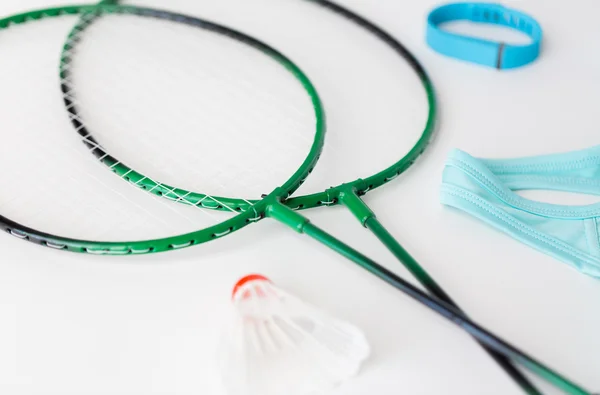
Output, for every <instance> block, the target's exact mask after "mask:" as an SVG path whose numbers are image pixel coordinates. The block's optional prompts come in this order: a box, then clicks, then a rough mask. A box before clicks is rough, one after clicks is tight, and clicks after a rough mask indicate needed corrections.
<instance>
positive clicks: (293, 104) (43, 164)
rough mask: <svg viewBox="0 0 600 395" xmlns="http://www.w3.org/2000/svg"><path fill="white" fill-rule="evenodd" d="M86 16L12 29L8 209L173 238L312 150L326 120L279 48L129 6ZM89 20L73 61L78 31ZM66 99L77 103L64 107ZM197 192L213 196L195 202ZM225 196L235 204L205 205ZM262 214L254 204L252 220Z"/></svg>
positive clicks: (94, 236) (24, 218)
mask: <svg viewBox="0 0 600 395" xmlns="http://www.w3.org/2000/svg"><path fill="white" fill-rule="evenodd" d="M80 17H81V16H79V17H78V16H61V17H59V18H57V19H54V20H42V21H35V22H31V23H28V24H24V25H18V26H11V27H10V28H9V29H5V30H2V31H0V34H2V35H3V36H2V45H0V51H3V55H4V58H5V60H6V61H5V62H2V64H0V84H1V85H2V86H3V90H2V92H0V106H1V108H3V109H4V110H5V111H3V113H4V119H5V127H6V130H7V131H8V132H7V134H6V139H5V141H4V144H2V145H0V166H2V167H3V168H4V169H5V171H3V172H2V174H0V183H2V185H3V186H4V188H3V190H2V191H0V210H1V211H0V213H1V214H2V215H3V216H5V217H7V218H9V219H11V220H13V221H15V222H17V223H19V224H22V225H23V226H25V227H29V228H32V229H36V230H39V231H41V232H47V233H52V234H57V235H60V236H63V237H66V238H76V239H84V240H95V241H100V242H103V241H117V242H118V241H129V240H148V239H150V240H152V239H161V238H168V237H171V236H174V235H181V234H186V233H190V232H194V231H197V230H199V229H204V228H207V227H209V226H213V225H216V224H219V223H221V222H223V221H225V220H227V219H229V218H232V216H233V215H237V214H240V212H241V211H242V208H241V207H231V206H230V204H228V203H227V201H223V200H222V199H219V198H218V197H216V196H220V195H222V196H227V197H236V198H243V197H248V198H260V193H268V192H271V191H272V190H273V189H274V188H276V187H277V186H279V185H281V183H283V182H285V181H286V180H287V179H288V178H289V176H290V175H291V174H292V173H293V172H294V171H295V170H296V169H297V168H298V166H299V165H300V163H302V162H303V161H304V159H305V156H306V152H308V148H309V147H310V144H311V143H312V140H311V136H314V131H315V113H314V109H313V106H312V101H311V99H310V97H309V96H308V94H307V92H306V90H305V89H304V87H303V86H302V84H301V83H300V82H299V81H298V80H297V79H296V78H295V77H294V76H293V75H292V74H291V73H290V71H289V70H286V69H285V67H283V66H282V65H281V64H279V63H277V62H276V61H275V60H274V59H271V58H270V57H269V56H267V55H265V54H263V53H261V52H260V51H259V50H257V49H256V48H252V47H250V46H248V45H246V44H244V43H240V42H237V41H235V40H233V39H232V38H231V37H224V36H220V35H219V34H217V33H215V32H213V31H206V30H204V29H201V28H198V27H197V26H187V25H184V24H178V23H175V22H173V21H166V20H161V19H155V18H146V17H140V16H137V15H125V14H110V15H101V16H100V17H99V18H96V16H95V15H87V16H84V17H83V19H81V18H80ZM78 23H80V24H83V25H79V26H80V28H79V29H78V31H77V32H75V33H74V34H73V35H72V36H71V42H70V45H72V48H71V49H70V50H69V51H68V52H67V53H66V57H67V58H69V60H70V62H68V64H63V63H61V62H60V57H59V54H60V52H61V49H62V48H63V46H64V42H65V41H64V40H65V37H66V36H67V34H68V32H70V31H71V29H73V27H74V26H75V25H77V24H78ZM138 44H139V45H138ZM64 55H65V54H63V56H64ZM59 65H62V67H65V68H64V69H63V70H62V71H67V74H66V77H65V78H62V79H61V78H59V77H58V73H57V69H58V67H59ZM88 66H91V67H88ZM24 75H27V76H28V77H27V78H26V79H21V80H19V79H16V78H14V76H24ZM61 86H62V87H63V89H64V92H61V90H60V87H61ZM61 97H62V98H63V99H66V100H68V101H69V103H68V105H69V107H70V110H76V111H73V112H70V111H65V103H64V101H62V100H61ZM188 98H189V99H188ZM230 102H231V103H232V104H231V106H230V107H227V105H228V104H229V103H230ZM233 105H235V106H233ZM68 110H69V109H68ZM307 147H308V148H307ZM108 155H110V156H111V158H109V157H108ZM198 157H199V158H200V159H204V160H203V161H202V160H195V159H196V158H198ZM249 158H250V159H251V160H250V161H248V159H249ZM113 159H114V160H116V161H122V163H120V162H119V163H115V162H114V161H113ZM125 164H126V165H127V166H130V168H131V169H132V170H131V171H130V172H129V173H128V172H127V169H126V168H124V167H123V166H124V165H125ZM117 168H119V173H118V174H115V173H113V171H112V170H117ZM133 171H137V172H139V174H137V173H135V176H134V174H132V173H133ZM140 174H141V176H140ZM178 175H179V176H180V178H177V177H176V176H178ZM129 176H131V177H130V180H129V181H127V178H128V177H129ZM180 179H183V180H185V183H184V184H183V185H182V184H181V183H179V182H178V180H180ZM124 180H125V181H124ZM126 181H127V182H126ZM207 185H208V188H207V189H206V190H205V189H204V187H206V186H207ZM182 186H183V187H185V186H188V188H187V190H183V189H178V188H181V187H182ZM189 186H192V187H193V188H189ZM176 187H177V188H176ZM140 188H146V190H145V191H141V190H140ZM188 191H189V192H188ZM219 191H223V194H219V193H216V192H219ZM243 191H246V192H243ZM148 192H154V193H148ZM192 192H196V193H200V194H205V195H206V196H204V197H203V198H202V199H200V197H198V196H195V198H194V200H191V199H190V195H191V194H192ZM160 194H162V195H163V196H158V195H160ZM165 197H166V198H165ZM182 203H184V204H182ZM248 203H250V202H249V201H248ZM217 205H219V206H221V208H222V209H223V210H226V211H214V210H206V209H204V207H211V208H215V206H217ZM250 206H251V205H250V204H249V206H248V207H250ZM249 210H254V208H252V207H250V208H249ZM258 219H259V215H258V213H257V212H256V210H254V217H250V219H249V221H250V222H251V221H255V220H258ZM7 231H9V232H10V233H11V234H14V235H15V236H17V237H22V238H23V237H25V235H24V234H23V231H22V230H19V229H17V230H15V229H12V227H8V228H7ZM229 231H230V230H227V229H223V230H222V231H221V230H220V231H218V232H215V233H214V237H215V238H218V237H220V236H221V235H223V234H225V233H227V232H229ZM182 243H183V242H182ZM182 243H179V242H177V243H174V244H173V245H172V246H171V247H172V248H174V249H175V248H180V247H182V246H184V245H183V244H182ZM190 243H191V241H190ZM188 244H189V243H188ZM47 245H49V246H50V247H54V248H58V249H62V248H63V247H64V245H63V244H60V243H58V242H56V243H55V242H53V241H49V242H48V243H47ZM145 251H148V249H147V248H146V250H145ZM89 252H98V253H105V252H106V250H105V249H102V248H94V249H91V251H89ZM127 252H129V253H138V252H144V251H142V249H139V251H138V249H136V250H135V251H134V248H132V249H129V250H127V249H124V250H123V253H127Z"/></svg>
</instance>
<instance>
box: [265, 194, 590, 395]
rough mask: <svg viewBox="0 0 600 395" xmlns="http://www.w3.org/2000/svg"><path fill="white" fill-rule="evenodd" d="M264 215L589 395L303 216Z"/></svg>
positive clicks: (564, 386) (573, 393)
mask: <svg viewBox="0 0 600 395" xmlns="http://www.w3.org/2000/svg"><path fill="white" fill-rule="evenodd" d="M267 214H268V216H269V217H272V218H274V219H276V220H278V221H279V222H281V223H283V224H285V225H287V226H289V227H290V228H292V229H294V230H296V231H297V232H299V233H304V234H306V235H307V236H309V237H311V238H313V239H315V240H317V241H318V242H320V243H321V244H323V245H325V246H327V247H329V248H331V249H332V250H334V251H335V252H337V253H338V254H340V255H342V256H344V257H346V258H348V259H349V260H351V261H352V262H354V263H356V264H357V265H359V266H360V267H362V268H363V269H365V270H367V271H368V272H370V273H371V274H373V275H375V276H377V277H379V278H380V279H381V280H383V281H385V282H386V283H388V284H390V285H391V286H393V287H394V288H396V289H398V290H400V291H402V292H404V293H405V294H407V295H408V296H410V297H412V298H413V299H415V300H416V301H418V302H420V303H421V304H423V305H425V306H427V307H429V308H430V309H431V310H433V311H435V312H437V313H438V314H440V315H442V316H443V317H445V318H446V319H447V320H449V321H451V322H453V323H454V324H456V325H458V326H459V327H461V328H462V329H464V330H465V331H467V332H468V333H469V334H471V335H472V336H473V337H475V338H476V339H478V340H479V341H480V342H482V343H483V344H485V345H487V346H488V347H489V348H491V349H492V350H495V351H497V352H498V353H500V354H502V355H504V356H506V357H508V358H511V359H512V360H513V361H515V362H517V363H519V364H521V365H522V366H523V367H525V368H527V369H528V370H530V371H531V372H533V373H535V374H536V375H538V376H539V377H541V378H543V379H545V380H546V381H548V382H549V383H551V384H553V385H554V386H556V387H557V388H559V389H561V390H563V391H565V393H567V394H570V395H591V393H590V392H588V391H586V390H585V389H583V388H582V387H580V386H578V385H577V384H575V383H573V382H571V381H570V380H568V379H566V378H565V377H563V376H561V375H560V374H559V373H557V372H555V371H553V370H552V369H550V368H549V367H547V366H545V365H544V364H542V363H541V362H539V361H537V360H535V359H534V358H532V357H530V356H528V355H527V354H525V353H524V352H522V351H520V350H519V349H517V348H516V347H513V346H511V345H510V344H509V343H507V342H505V341H503V340H502V339H500V338H499V337H498V336H496V335H494V334H493V333H492V332H490V331H488V330H486V329H485V328H483V327H482V326H480V325H478V324H477V323H475V322H473V321H471V320H470V319H469V318H467V317H466V316H465V315H464V314H463V313H462V312H461V311H460V310H458V309H456V308H455V307H454V306H452V305H450V304H448V303H447V302H443V301H438V300H436V299H434V298H432V297H431V296H429V295H428V294H426V293H425V292H423V291H421V290H419V289H418V288H416V287H414V286H413V285H411V284H410V283H408V282H406V281H405V280H404V279H402V278H401V277H399V276H397V275H396V274H394V273H393V272H391V271H389V270H388V269H386V268H384V267H383V266H381V265H379V264H378V263H377V262H375V261H373V260H372V259H370V258H368V257H367V256H365V255H363V254H362V253H360V252H358V251H357V250H355V249H354V248H352V247H350V246H348V245H347V244H345V243H343V242H342V241H340V240H338V239H337V238H335V237H333V236H332V235H330V234H329V233H327V232H325V231H323V230H322V229H320V228H319V227H317V226H315V225H313V224H312V223H310V221H309V220H308V219H307V218H306V217H304V216H302V215H301V214H299V213H298V212H295V211H293V210H292V209H290V208H288V207H286V206H284V205H283V204H281V203H273V204H271V205H270V207H269V209H268V210H267Z"/></svg>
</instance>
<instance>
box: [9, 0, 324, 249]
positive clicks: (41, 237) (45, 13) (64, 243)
mask: <svg viewBox="0 0 600 395" xmlns="http://www.w3.org/2000/svg"><path fill="white" fill-rule="evenodd" d="M117 13H120V14H132V15H140V16H146V17H151V18H160V19H168V20H173V21H176V22H178V23H184V24H188V25H192V26H195V27H201V28H203V29H208V30H210V31H213V32H216V33H220V34H224V35H227V36H228V37H231V38H233V39H235V40H237V41H240V42H242V43H244V44H248V45H250V46H252V47H254V48H256V49H257V50H259V51H261V52H263V53H264V54H266V55H268V56H270V57H271V58H273V59H274V60H276V61H277V62H279V63H280V64H281V65H282V66H283V67H285V68H286V69H287V70H288V71H289V72H290V73H291V74H292V75H293V76H294V77H295V78H296V79H297V80H298V81H299V82H300V83H301V84H302V86H303V87H304V89H305V90H306V92H307V94H308V95H309V96H310V99H311V101H312V104H313V108H314V111H315V117H316V123H315V135H314V140H313V143H312V146H311V148H310V151H309V152H308V155H307V156H306V158H305V160H304V162H303V163H302V165H301V166H300V168H299V169H298V170H297V171H296V172H295V173H294V174H293V175H292V176H291V177H290V179H289V180H288V181H286V182H285V183H284V184H283V185H282V186H281V187H279V188H277V189H276V190H274V191H273V192H272V193H271V194H269V195H268V196H267V197H266V198H265V199H263V200H260V201H255V202H254V203H253V204H252V205H251V206H250V205H247V203H246V206H244V209H242V208H241V207H240V208H239V209H238V210H236V211H238V213H236V214H235V216H234V217H232V218H231V219H229V220H227V221H224V222H222V223H219V224H217V225H214V226H211V227H208V228H206V229H203V230H199V231H196V232H191V233H188V234H184V235H178V236H173V237H169V238H165V239H156V240H145V241H131V242H99V241H92V240H77V239H72V238H65V237H61V236H57V235H52V234H49V233H44V232H40V231H38V230H35V229H32V228H29V227H27V226H24V225H22V224H19V223H17V222H15V221H13V220H11V219H9V218H6V217H4V216H1V215H0V229H4V230H5V231H6V232H8V233H10V234H12V235H13V236H15V237H18V238H20V239H24V240H28V241H31V242H34V243H37V244H41V245H44V246H47V247H50V248H54V249H60V250H67V251H72V252H82V253H90V254H102V255H127V254H147V253H154V252H162V251H169V250H174V249H180V248H184V247H190V246H193V245H196V244H201V243H204V242H207V241H211V240H214V239H218V238H220V237H223V236H226V235H228V234H230V233H232V232H235V231H237V230H239V229H241V228H243V227H244V226H246V225H248V224H251V223H254V222H257V221H258V220H260V219H261V218H263V217H264V216H265V213H266V212H267V211H268V209H269V207H270V206H272V205H273V202H279V201H280V200H283V199H286V198H288V197H289V196H291V195H292V194H293V193H294V192H295V191H296V189H298V188H299V187H300V185H302V183H303V182H304V180H306V178H307V177H308V175H309V174H310V173H311V172H312V171H313V169H314V167H315V165H316V163H317V162H318V160H319V158H320V155H321V152H322V150H323V144H324V139H325V112H324V110H323V106H322V103H321V99H320V98H319V95H318V93H317V91H316V89H315V87H314V86H313V84H312V83H311V82H310V80H309V79H308V77H307V76H306V75H305V74H304V73H303V72H302V70H300V68H299V67H298V66H296V65H295V64H294V63H293V62H292V61H291V60H290V59H288V58H287V57H286V56H284V55H283V54H281V53H280V52H279V51H277V50H275V49H274V48H271V47H270V46H268V45H266V44H264V43H262V42H260V41H258V40H256V39H254V38H252V37H250V36H247V35H245V34H243V33H241V32H238V31H235V30H232V29H229V28H227V27H225V26H222V25H219V24H216V23H212V22H208V21H205V20H201V19H199V18H192V17H189V16H186V15H182V14H177V13H171V12H167V11H160V10H154V9H149V8H143V7H135V6H126V5H115V4H98V5H74V6H65V7H57V8H49V9H44V10H36V11H31V12H26V13H23V14H18V15H14V16H10V17H8V18H4V19H0V30H1V29H6V28H8V27H9V26H11V25H13V24H24V23H27V22H31V21H35V20H39V19H42V18H51V17H57V16H61V15H66V14H70V15H77V14H79V15H83V14H88V15H89V14H91V15H94V14H98V15H100V14H117ZM72 33H73V32H72ZM67 49H69V47H68V46H66V47H65V50H67ZM69 61H70V59H69V57H68V56H66V52H65V53H63V57H62V58H61V63H62V64H64V63H65V62H69ZM95 153H96V154H97V155H104V156H105V157H104V158H103V159H102V162H103V163H104V164H106V165H107V166H111V168H112V170H113V171H114V172H115V173H117V174H118V175H120V176H123V175H124V174H126V173H128V174H126V175H127V179H128V180H129V181H131V182H132V183H135V182H136V181H139V184H138V186H139V187H140V188H142V189H146V188H152V187H156V185H155V184H151V183H149V180H148V179H147V178H146V177H144V176H142V175H141V174H139V173H137V172H135V171H132V170H131V169H130V168H128V167H127V166H125V165H123V164H121V163H118V161H116V159H114V158H112V157H110V156H106V155H105V153H101V154H100V153H98V152H95ZM156 193H157V194H159V195H160V191H158V192H156Z"/></svg>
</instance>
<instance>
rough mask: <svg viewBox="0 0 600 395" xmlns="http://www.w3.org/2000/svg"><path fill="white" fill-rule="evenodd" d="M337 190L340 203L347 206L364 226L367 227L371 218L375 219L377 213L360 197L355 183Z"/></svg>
mask: <svg viewBox="0 0 600 395" xmlns="http://www.w3.org/2000/svg"><path fill="white" fill-rule="evenodd" d="M336 189H337V196H338V200H339V201H340V203H342V204H343V205H344V206H346V207H347V208H348V210H350V212H351V213H352V214H354V216H355V217H356V218H357V219H358V220H359V221H360V223H361V224H362V226H364V227H367V221H369V220H370V219H371V218H375V213H374V212H373V210H371V209H370V208H369V206H367V205H366V203H365V202H363V200H362V199H361V198H360V197H359V196H358V190H357V188H356V186H355V183H352V184H344V185H341V186H339V187H337V188H336Z"/></svg>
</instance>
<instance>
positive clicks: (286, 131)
mask: <svg viewBox="0 0 600 395" xmlns="http://www.w3.org/2000/svg"><path fill="white" fill-rule="evenodd" d="M103 18H104V17H103ZM94 22H95V23H94ZM100 22H101V20H100V19H96V20H88V21H87V22H86V23H85V24H84V26H83V27H81V28H80V29H79V31H80V33H81V34H82V38H81V39H80V38H79V36H78V35H77V34H75V35H74V36H73V40H74V41H77V43H75V44H74V45H73V49H72V50H70V55H71V56H72V57H73V58H74V59H75V62H74V63H76V61H77V57H78V53H77V46H78V45H79V44H80V43H81V41H83V40H86V35H87V34H90V31H89V30H91V29H94V27H95V24H97V23H100ZM90 23H91V24H92V26H91V27H89V24H90ZM175 27H176V26H169V28H170V30H173V29H174V28H175ZM104 30H106V29H101V30H100V33H99V34H102V36H105V37H108V38H109V39H111V38H110V36H107V34H106V33H105V31H104ZM108 34H115V35H117V36H119V34H118V33H115V32H108ZM96 36H97V35H94V37H96ZM115 39H117V37H115ZM90 40H91V38H90ZM166 48H167V51H169V50H170V47H169V46H166ZM163 56H173V54H171V53H170V52H167V53H165V54H164V55H163ZM248 56H249V54H248V53H243V55H242V59H243V62H242V65H243V64H247V63H248V62H250V61H251V59H250V58H249V57H248ZM254 56H256V55H254ZM196 63H197V62H196ZM71 64H72V63H69V64H66V65H65V66H64V67H65V69H66V70H68V68H69V67H71ZM200 65H201V64H200ZM190 66H191V65H190ZM220 70H221V68H219V69H217V70H216V71H215V70H213V69H212V68H211V69H208V71H207V70H204V69H203V70H201V72H202V74H203V75H202V76H201V79H203V80H206V79H211V80H216V81H222V80H225V81H226V82H230V81H231V80H232V77H231V76H232V75H236V76H237V77H238V78H236V80H235V81H234V82H236V83H237V82H238V81H239V82H240V83H237V85H236V86H235V89H234V90H233V94H234V95H240V94H241V93H245V92H247V91H248V90H249V89H250V88H252V87H253V85H252V84H250V83H249V82H248V81H251V80H252V79H256V76H251V75H249V74H248V71H247V69H246V68H245V67H242V68H239V67H235V68H234V69H233V71H230V70H229V68H227V69H226V70H225V71H220ZM165 72H168V71H167V70H165ZM194 73H195V74H198V71H197V70H194ZM190 74H192V73H190ZM239 76H243V77H242V78H239ZM251 77H252V78H251ZM63 82H64V83H65V85H66V86H68V87H69V91H68V92H67V94H68V95H69V96H68V97H69V98H70V99H71V100H75V101H76V103H77V104H76V105H77V106H78V107H80V108H85V107H88V106H91V107H96V106H98V105H99V104H100V103H96V102H93V101H92V100H93V99H94V98H93V97H92V98H88V99H87V100H86V103H82V101H81V100H78V96H77V93H78V92H77V90H76V87H75V86H76V84H75V83H74V81H73V78H72V75H71V74H70V73H69V74H68V77H67V78H65V81H63ZM94 88H95V89H94V90H97V89H99V88H100V87H98V86H94ZM254 88H255V89H254V91H253V95H254V94H256V97H257V99H260V100H264V101H265V102H267V104H269V105H273V104H274V103H275V102H281V101H282V100H283V102H282V103H281V104H282V105H283V106H284V108H286V111H289V112H290V114H292V116H288V117H286V118H285V119H284V121H285V122H284V123H283V122H282V120H281V118H275V119H274V122H273V123H271V124H270V125H269V123H268V122H267V125H269V126H271V127H273V128H277V127H279V128H280V129H281V135H282V136H287V137H286V138H287V139H288V140H290V141H295V140H300V141H302V143H303V146H305V145H306V144H308V143H310V134H309V133H306V132H305V130H306V128H305V126H306V120H305V119H306V118H304V119H303V120H302V121H299V120H297V119H296V117H295V116H293V115H294V114H296V115H297V114H301V115H302V112H303V111H302V110H301V109H299V108H298V106H297V105H295V104H294V100H291V101H290V100H286V98H285V96H284V97H281V96H282V95H281V94H275V93H274V92H270V91H269V89H271V88H270V87H269V86H267V87H266V89H263V88H262V87H261V89H258V90H256V87H255V86H254ZM229 90H231V89H229ZM229 90H226V89H223V90H217V96H218V95H219V94H222V93H221V92H228V91H229ZM271 90H272V89H271ZM279 91H280V92H279V93H285V92H281V90H279ZM278 96H279V97H278ZM225 99H227V100H229V99H231V97H226V98H225ZM192 100H193V99H192ZM260 100H259V101H260ZM296 101H297V100H296ZM288 102H291V104H289V103H288ZM201 105H202V103H201V102H199V103H198V106H201ZM304 115H306V109H305V108H304ZM181 116H182V117H183V116H186V115H184V114H181ZM81 118H82V117H80V118H79V119H78V120H79V121H81V122H85V120H84V119H81ZM262 118H263V119H265V120H267V121H269V114H268V113H266V114H262ZM239 120H240V121H239V122H236V119H235V118H234V119H231V120H230V121H231V122H230V123H229V124H231V123H233V129H234V130H232V131H233V133H232V131H229V132H227V131H225V130H223V128H222V127H221V125H218V124H217V125H214V127H213V125H209V126H210V127H211V128H212V130H211V132H210V133H200V134H198V133H194V131H190V132H189V133H187V134H186V136H185V139H186V144H192V145H193V144H198V145H199V146H200V145H217V146H219V145H220V146H222V145H223V143H222V142H220V141H215V140H214V137H215V136H219V135H221V134H226V135H229V136H234V138H240V137H242V138H243V137H244V136H243V134H244V133H243V132H240V131H241V130H243V129H244V126H246V123H247V120H246V118H245V117H244V116H241V117H239ZM161 126H162V127H163V128H165V130H169V123H168V121H167V120H165V122H164V123H162V124H161ZM203 126H204V128H206V125H203ZM300 127H302V129H303V131H302V133H298V134H295V135H294V136H290V132H294V131H297V130H299V128H300ZM144 133H145V132H144ZM91 134H92V135H93V136H98V139H99V140H100V141H101V145H102V147H103V148H104V147H105V146H106V145H110V143H111V142H112V141H113V139H111V137H110V136H107V133H105V132H103V131H102V129H99V131H98V132H96V131H95V130H94V131H92V132H91ZM197 135H198V136H201V139H200V138H197ZM296 136H299V137H298V138H297V137H296ZM140 137H141V138H140V139H139V144H141V145H143V149H144V150H146V149H149V150H151V151H149V152H153V151H156V148H155V147H152V146H150V144H149V142H150V141H152V140H153V139H152V138H146V137H145V136H140ZM207 137H208V138H207ZM211 138H212V139H211ZM246 139H247V143H245V148H246V149H247V150H249V151H251V152H252V151H254V152H257V153H258V156H262V155H263V154H265V149H266V150H267V151H271V150H269V148H268V145H269V143H270V142H267V144H265V142H263V141H261V139H260V138H258V137H257V138H252V136H251V135H250V136H247V137H246ZM217 140H218V139H217ZM162 143H171V144H170V145H171V146H172V145H174V144H173V141H165V140H161V146H163V144H162ZM136 144H138V141H136ZM176 144H181V141H175V145H176ZM291 145H293V144H291ZM269 155H270V156H271V157H273V158H274V159H275V161H285V160H287V155H288V153H287V152H286V151H274V152H270V153H269ZM152 157H153V158H155V156H154V155H152ZM167 159H168V160H165V158H160V159H159V160H165V163H164V164H161V167H162V168H172V167H174V166H179V168H185V171H186V172H188V173H190V174H193V176H194V177H193V178H194V179H195V180H203V179H206V171H205V170H202V171H201V170H200V168H199V166H195V163H194V161H191V160H190V158H187V157H186V158H185V161H184V159H181V158H179V157H178V156H167ZM125 162H127V160H126V159H125ZM221 162H222V160H221V161H219V160H216V161H214V162H213V167H215V168H216V169H218V170H219V171H218V172H217V173H216V174H215V175H214V178H217V179H221V180H223V179H224V181H222V182H220V183H219V185H218V186H219V188H218V191H219V192H222V193H226V192H229V191H230V190H231V188H230V184H232V183H237V184H240V185H242V186H243V187H252V186H253V185H254V182H252V180H251V179H252V177H249V176H248V173H252V172H253V170H252V168H251V167H250V166H244V167H243V168H242V169H239V170H240V171H236V172H232V171H231V169H228V168H223V167H220V166H219V164H220V163H221ZM155 164H156V163H155ZM144 166H145V164H144ZM132 167H133V168H135V169H136V170H140V169H137V168H136V167H138V166H132ZM273 170H275V173H277V169H276V167H275V166H274V167H270V168H268V169H267V172H266V173H265V174H264V175H263V176H264V177H267V178H271V176H272V173H273ZM212 171H215V169H213V170H212ZM142 173H144V172H143V171H142ZM146 173H148V172H145V173H144V176H147V177H150V176H149V175H148V174H146ZM236 173H237V174H236ZM239 173H241V174H239ZM232 176H233V177H232ZM152 178H153V179H155V178H156V177H152ZM232 178H233V179H232ZM169 184H171V185H172V184H173V183H172V182H169ZM192 185H193V186H194V188H193V189H194V191H196V192H201V193H206V194H207V195H209V198H213V196H212V195H213V194H214V193H213V194H211V193H207V192H206V191H204V190H203V188H202V184H199V183H198V182H197V181H196V182H195V183H193V184H192ZM178 186H179V187H181V185H178ZM190 189H192V188H190ZM262 192H263V193H264V192H265V191H264V190H263V191H262ZM259 196H260V195H257V194H255V195H254V196H253V197H255V198H258V197H259ZM180 197H181V196H178V198H180ZM236 197H243V196H236ZM215 201H217V202H218V203H219V204H221V203H223V202H220V201H219V200H218V199H216V198H215ZM223 206H226V205H223ZM229 208H230V209H231V207H229ZM232 211H233V210H232Z"/></svg>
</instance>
